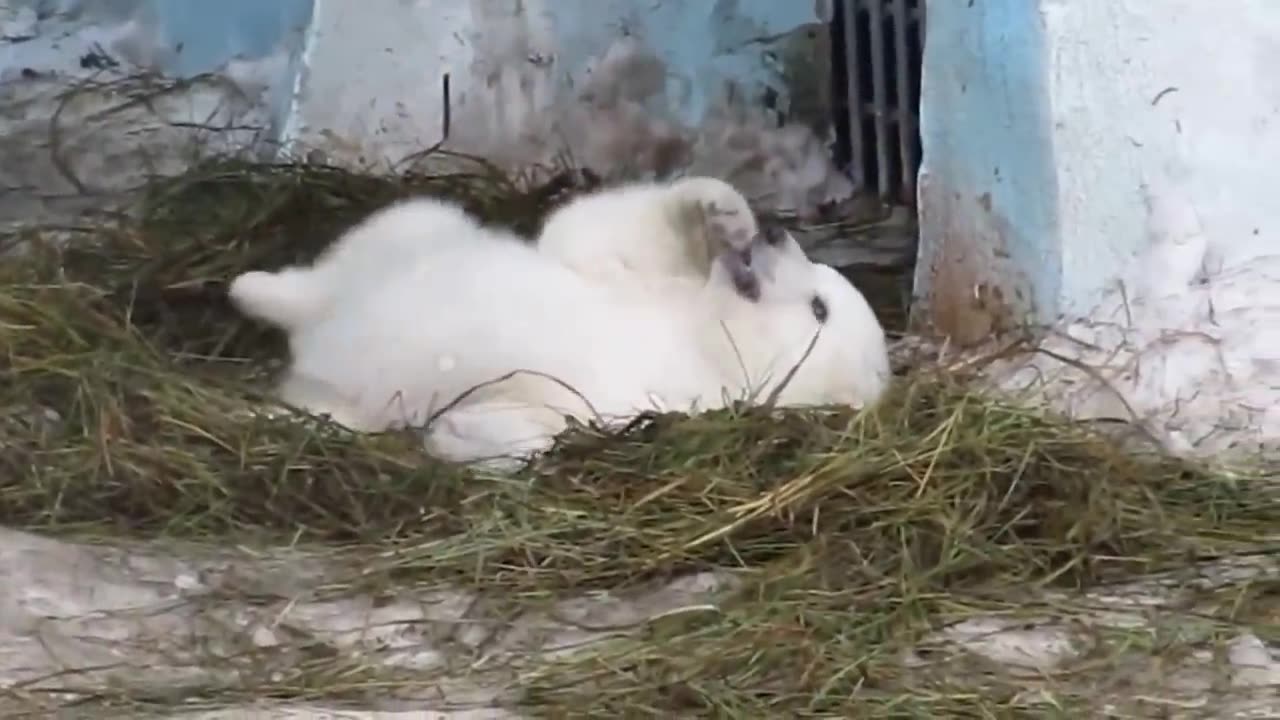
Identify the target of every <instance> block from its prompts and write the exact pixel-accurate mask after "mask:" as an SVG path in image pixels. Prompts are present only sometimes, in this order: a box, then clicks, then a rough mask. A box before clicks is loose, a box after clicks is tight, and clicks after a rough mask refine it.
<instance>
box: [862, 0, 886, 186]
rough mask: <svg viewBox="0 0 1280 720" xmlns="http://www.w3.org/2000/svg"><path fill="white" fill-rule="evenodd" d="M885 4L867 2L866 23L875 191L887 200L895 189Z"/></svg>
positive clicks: (870, 0)
mask: <svg viewBox="0 0 1280 720" xmlns="http://www.w3.org/2000/svg"><path fill="white" fill-rule="evenodd" d="M882 2H883V0H866V1H865V2H864V5H865V7H866V9H867V20H868V21H869V24H870V26H871V102H872V103H873V104H874V105H875V110H874V112H873V114H872V118H871V119H872V122H873V124H874V127H875V135H876V181H877V182H876V190H878V191H879V192H880V197H882V198H884V197H887V196H888V195H889V194H890V193H891V192H892V190H891V188H892V187H893V181H892V180H891V179H890V176H889V118H888V117H887V116H886V114H885V113H886V110H887V108H886V107H885V105H886V104H887V103H888V97H887V95H888V87H887V86H888V84H889V78H888V72H887V68H886V67H885V63H886V61H887V60H888V58H886V57H885V56H884V6H883V5H882V4H881V3H882Z"/></svg>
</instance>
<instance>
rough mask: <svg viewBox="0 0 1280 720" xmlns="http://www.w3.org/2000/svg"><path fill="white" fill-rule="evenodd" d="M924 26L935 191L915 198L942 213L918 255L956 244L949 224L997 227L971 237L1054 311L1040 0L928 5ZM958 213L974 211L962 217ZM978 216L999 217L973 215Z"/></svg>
mask: <svg viewBox="0 0 1280 720" xmlns="http://www.w3.org/2000/svg"><path fill="white" fill-rule="evenodd" d="M927 27H928V42H927V43H926V47H925V52H924V68H923V78H922V103H921V104H922V113H921V114H922V116H921V136H922V144H923V150H924V161H923V171H924V172H925V173H926V174H927V175H928V176H929V184H930V187H931V188H932V189H931V190H925V189H924V188H922V190H921V198H920V203H921V208H922V214H924V215H928V214H929V210H930V207H929V206H930V205H933V206H934V207H935V208H937V209H938V212H937V213H936V215H935V217H936V218H937V222H936V223H932V224H930V225H927V226H925V227H922V228H921V233H922V237H921V243H922V255H928V254H929V253H930V252H931V251H932V250H936V248H933V247H930V246H931V245H936V244H938V243H941V242H943V241H944V240H945V241H947V242H956V239H955V238H947V237H946V233H947V231H948V229H953V230H954V229H955V228H957V227H959V228H961V230H959V232H964V231H965V230H966V229H972V228H982V227H992V226H993V225H994V226H995V227H997V228H999V234H1000V235H1002V237H985V238H974V239H972V240H971V241H970V242H973V243H974V244H975V246H978V247H981V246H987V249H988V251H995V252H997V253H999V254H1007V257H1008V260H1009V262H1010V264H1011V265H1012V266H1013V267H1015V268H1017V269H1018V270H1020V271H1022V272H1024V273H1026V274H1027V275H1028V277H1027V278H1026V283H1025V284H1026V286H1027V287H1028V288H1029V292H1030V293H1031V294H1032V298H1031V299H1032V300H1033V301H1034V307H1035V309H1036V310H1037V313H1038V314H1039V315H1041V316H1042V317H1048V316H1051V315H1052V314H1053V313H1054V312H1055V308H1056V306H1057V302H1058V296H1059V289H1060V285H1061V268H1062V258H1061V251H1060V248H1059V247H1058V243H1057V232H1056V224H1057V219H1056V210H1055V204H1054V203H1055V200H1054V198H1055V196H1056V192H1055V190H1054V187H1055V183H1056V179H1055V178H1056V171H1055V168H1054V157H1053V149H1052V148H1053V140H1052V121H1051V113H1050V98H1049V96H1048V90H1047V88H1046V86H1045V83H1044V79H1045V77H1046V68H1047V66H1048V63H1047V55H1046V38H1045V33H1044V28H1043V26H1042V23H1041V17H1040V9H1039V3H1036V2H1028V1H1027V0H983V1H982V2H977V3H973V2H969V3H965V2H932V3H929V5H928V17H927ZM930 193H932V195H931V194H930ZM957 213H960V214H969V215H971V216H975V217H973V218H972V220H971V221H970V222H965V218H963V217H959V216H957V215H956V214H957ZM984 213H985V214H987V215H989V216H994V218H995V219H994V220H993V219H992V218H991V217H988V218H979V217H976V216H978V215H981V214H984ZM944 225H945V227H944ZM984 280H985V279H984ZM993 280H994V281H996V282H999V281H1000V280H1001V278H994V279H993ZM924 282H925V283H926V284H927V283H928V278H924Z"/></svg>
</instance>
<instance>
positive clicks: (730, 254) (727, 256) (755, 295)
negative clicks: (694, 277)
mask: <svg viewBox="0 0 1280 720" xmlns="http://www.w3.org/2000/svg"><path fill="white" fill-rule="evenodd" d="M717 260H719V262H720V264H722V265H723V266H724V268H725V270H726V271H727V272H728V274H729V280H730V281H731V282H732V283H733V288H734V290H736V291H737V292H738V294H739V295H741V296H742V297H743V298H745V299H747V300H750V301H751V302H758V301H759V300H760V276H759V275H758V274H757V272H756V268H755V267H754V266H753V265H752V257H751V249H750V248H747V249H744V250H733V249H730V250H725V251H723V252H721V253H720V255H719V256H717Z"/></svg>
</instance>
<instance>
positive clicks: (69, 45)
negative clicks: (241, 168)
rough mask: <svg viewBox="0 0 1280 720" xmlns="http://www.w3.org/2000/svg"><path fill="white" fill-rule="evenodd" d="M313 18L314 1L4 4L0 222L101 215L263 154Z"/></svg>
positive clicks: (30, 0)
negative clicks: (136, 194)
mask: <svg viewBox="0 0 1280 720" xmlns="http://www.w3.org/2000/svg"><path fill="white" fill-rule="evenodd" d="M310 9H311V0H280V1H279V2H270V3H260V2H256V1H255V0H232V1H231V2H220V3H188V2H184V1H183V0H113V1H112V2H90V1H88V0H43V1H38V0H9V1H8V2H3V3H0V157H4V158H5V161H4V162H2V163H0V188H4V192H0V221H8V220H16V221H20V222H21V221H26V222H31V221H34V220H36V219H38V218H41V217H47V216H49V215H52V216H54V217H63V216H65V214H66V213H68V212H72V213H74V212H75V211H76V210H78V209H80V208H82V207H85V206H92V205H94V204H95V203H100V202H101V199H100V198H99V199H94V197H93V196H94V195H99V194H107V195H110V194H112V193H114V192H118V191H121V190H125V189H127V188H129V187H132V186H135V185H136V184H138V183H140V182H142V181H143V180H145V179H146V178H147V177H148V176H150V175H152V174H155V173H161V174H163V173H168V172H176V171H179V170H181V169H182V168H183V167H185V166H186V165H187V164H188V163H189V161H190V158H191V157H193V156H194V155H195V154H196V153H197V152H218V151H226V150H234V149H241V150H245V149H248V150H261V151H265V152H269V151H270V149H271V148H273V147H274V146H275V142H274V141H275V140H276V138H277V137H278V133H279V130H280V128H281V126H282V125H283V120H284V117H285V113H286V112H287V110H288V108H289V99H290V97H291V92H290V90H291V87H292V77H293V75H294V73H295V71H296V62H297V58H298V57H299V56H300V54H301V49H302V38H303V32H302V31H303V29H304V28H305V26H306V24H307V22H308V21H309V18H310ZM144 71H145V72H144ZM144 75H146V77H144ZM90 77H92V79H93V83H85V82H84V80H86V79H88V78H90ZM179 81H185V82H179ZM144 99H145V102H143V101H142V100H144ZM262 141H266V144H265V145H264V144H262Z"/></svg>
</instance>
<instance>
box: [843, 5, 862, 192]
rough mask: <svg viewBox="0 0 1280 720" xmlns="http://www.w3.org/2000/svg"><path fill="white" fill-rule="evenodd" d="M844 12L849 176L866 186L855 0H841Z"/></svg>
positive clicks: (860, 185)
mask: <svg viewBox="0 0 1280 720" xmlns="http://www.w3.org/2000/svg"><path fill="white" fill-rule="evenodd" d="M842 5H843V7H842V11H843V13H844V65H845V78H846V83H847V85H848V96H847V98H848V105H849V107H848V114H849V176H850V179H851V180H853V184H854V186H855V187H859V188H862V187H866V185H867V173H866V169H865V168H866V165H865V162H866V156H865V155H864V153H865V152H866V148H864V147H863V146H862V112H863V111H862V79H861V77H860V76H859V75H860V73H859V72H858V71H859V69H860V67H861V63H860V62H859V58H860V57H861V55H860V54H859V47H860V46H859V44H858V3H857V2H856V1H855V0H845V2H844V3H842Z"/></svg>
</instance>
